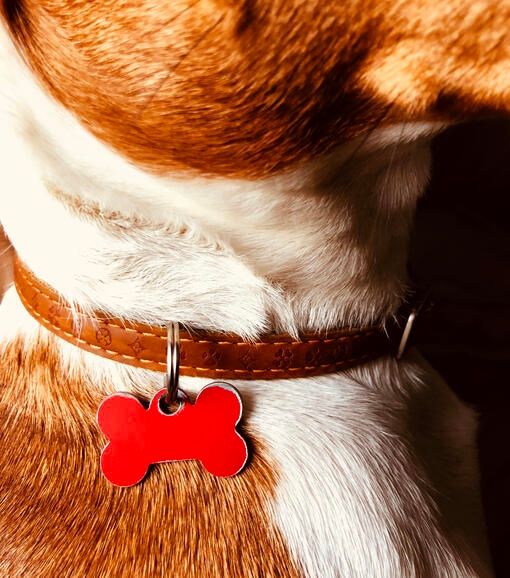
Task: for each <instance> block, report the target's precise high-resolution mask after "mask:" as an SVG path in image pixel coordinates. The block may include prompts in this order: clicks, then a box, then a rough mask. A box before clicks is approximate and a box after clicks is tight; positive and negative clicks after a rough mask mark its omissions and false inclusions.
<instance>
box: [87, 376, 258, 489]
mask: <svg viewBox="0 0 510 578" xmlns="http://www.w3.org/2000/svg"><path fill="white" fill-rule="evenodd" d="M165 394H166V389H162V390H161V391H159V392H158V393H157V394H156V395H155V396H154V397H153V399H152V401H151V403H150V405H149V408H148V409H145V408H144V406H143V405H142V404H141V403H140V402H139V401H138V399H137V398H136V397H134V396H133V395H130V394H127V393H115V394H113V395H110V396H108V397H107V398H106V399H105V400H104V401H103V402H102V403H101V405H100V406H99V410H98V412H97V421H98V424H99V427H100V429H101V431H102V432H103V433H104V434H105V435H106V437H107V438H108V439H109V440H110V441H109V443H108V444H107V446H106V447H105V448H104V450H103V453H102V454H101V470H102V472H103V474H104V475H105V477H106V479H107V480H109V481H110V482H111V483H112V484H115V485H116V486H121V487H127V486H133V485H134V484H137V483H138V482H140V481H141V480H142V479H143V478H144V477H145V475H146V473H147V470H148V468H149V465H151V464H155V463H161V462H171V461H178V460H199V461H200V462H201V463H202V465H203V466H204V467H205V469H206V470H207V471H209V472H210V473H211V474H213V475H215V476H221V477H230V476H233V475H235V474H237V473H239V472H240V471H241V470H242V469H243V468H244V466H245V464H246V461H247V460H248V449H247V445H246V442H245V440H244V439H243V437H242V436H241V435H240V434H239V432H238V431H237V430H236V426H237V424H238V423H239V420H240V419H241V414H242V402H241V397H240V395H239V393H238V392H237V390H236V389H235V388H234V387H232V386H231V385H229V384H226V383H221V382H214V383H211V384H209V385H207V386H206V387H204V388H203V389H202V390H201V391H200V393H199V394H198V396H197V398H196V400H195V403H191V402H190V401H189V400H188V398H187V397H186V395H185V394H184V393H183V392H181V391H179V399H178V401H179V407H178V408H177V410H176V411H175V412H174V413H165V410H164V398H165Z"/></svg>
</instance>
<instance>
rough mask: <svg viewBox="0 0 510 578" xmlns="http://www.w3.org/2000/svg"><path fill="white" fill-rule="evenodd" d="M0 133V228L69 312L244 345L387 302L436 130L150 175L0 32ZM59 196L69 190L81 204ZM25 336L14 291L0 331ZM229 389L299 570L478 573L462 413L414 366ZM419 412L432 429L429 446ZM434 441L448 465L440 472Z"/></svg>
mask: <svg viewBox="0 0 510 578" xmlns="http://www.w3.org/2000/svg"><path fill="white" fill-rule="evenodd" d="M0 125H1V132H0V135H1V136H0V146H1V147H2V150H1V155H0V175H1V182H2V193H1V195H0V221H1V223H2V225H3V227H4V228H5V230H6V232H7V234H8V236H9V238H10V239H11V241H12V243H13V245H14V246H15V247H16V250H17V251H18V252H19V253H20V255H21V257H22V258H23V259H24V260H25V261H26V262H27V263H28V265H29V266H30V267H31V268H32V269H33V270H34V271H35V272H36V274H37V275H39V276H40V277H41V278H43V279H45V280H46V281H48V282H49V283H51V284H52V285H54V286H55V287H57V288H58V289H59V291H61V292H62V293H63V294H64V296H65V297H66V298H67V299H69V300H71V301H73V302H76V303H79V304H80V305H81V306H82V307H91V308H101V309H103V310H105V311H108V312H110V313H113V314H115V315H116V316H119V317H127V318H134V319H139V320H141V321H146V322H149V323H166V322H168V321H170V320H173V321H180V322H181V323H185V324H189V325H193V326H197V327H202V328H206V329H216V330H223V331H234V332H236V333H239V334H241V335H244V336H247V337H249V338H254V337H256V336H257V335H259V334H260V333H262V332H264V331H269V330H276V331H282V330H285V331H289V332H291V333H293V334H296V333H297V332H298V331H299V330H303V329H311V330H313V329H326V328H331V327H338V326H343V325H346V324H354V325H356V324H359V323H369V322H373V321H383V320H384V319H387V318H388V317H389V316H391V315H392V314H393V313H394V312H395V311H396V309H397V307H398V305H399V303H400V301H401V298H402V294H403V292H404V290H405V261H406V247H407V240H408V235H409V230H410V226H411V221H412V215H413V211H414V207H415V203H416V200H417V198H418V196H419V195H420V193H421V191H422V190H423V188H424V186H425V183H426V181H427V178H428V167H429V148H428V141H429V138H430V135H431V134H432V133H433V132H434V131H435V130H436V129H437V127H435V126H431V125H410V126H402V127H393V128H391V129H387V130H384V131H381V130H380V131H376V132H375V133H373V134H371V135H369V136H367V137H364V138H361V139H358V140H357V141H356V142H353V143H349V144H348V145H346V146H345V147H343V148H342V149H340V150H338V151H336V152H334V153H333V154H331V155H329V156H328V157H327V158H325V159H321V160H318V161H316V162H313V163H309V164H307V165H304V166H301V167H296V168H295V169H294V170H292V171H289V172H288V173H286V174H282V175H279V176H276V177H273V178H270V179H267V180H265V181H244V182H241V181H229V180H224V179H196V178H194V179H188V178H186V177H185V175H172V176H169V177H168V178H156V177H154V176H150V175H148V174H145V173H143V172H141V171H140V170H138V169H136V168H135V167H133V166H132V165H130V164H129V163H128V162H127V161H125V160H124V159H122V158H121V157H120V156H119V155H118V154H116V153H115V152H113V151H111V150H109V149H108V148H107V147H106V146H105V145H103V144H101V143H100V142H98V141H97V140H96V139H94V138H93V137H92V136H91V135H90V134H88V133H87V132H86V131H85V130H84V129H83V128H82V127H81V126H80V125H79V124H78V123H77V122H76V121H75V120H74V119H73V118H72V117H71V116H70V115H69V114H68V113H67V112H66V111H64V110H63V109H62V108H61V107H59V106H58V105H57V104H56V103H55V102H53V101H52V100H51V99H50V98H49V97H48V96H47V95H46V94H44V92H43V91H42V90H41V89H40V88H39V87H38V86H37V84H36V83H35V82H34V80H33V79H32V78H31V77H30V75H29V73H28V72H27V70H26V69H25V68H24V66H23V64H22V63H21V61H20V59H19V58H18V57H17V56H16V55H15V54H14V52H13V50H12V46H11V45H10V42H9V40H8V39H7V37H6V35H5V33H4V32H3V31H0ZM56 191H57V194H55V192H56ZM58 191H60V193H59V192H58ZM61 194H63V195H65V196H70V197H73V198H75V199H80V200H81V202H82V203H83V207H82V210H81V213H80V212H73V211H72V210H70V209H69V208H68V207H67V206H66V203H65V202H62V197H61V196H60V197H59V195H61ZM94 211H96V213H95V217H93V216H92V213H93V212H94ZM97 211H99V212H97ZM40 330H41V329H40V328H39V327H38V326H37V324H36V323H35V321H33V320H31V319H30V318H29V317H28V314H26V312H24V311H23V309H22V308H21V306H20V304H19V301H18V300H17V298H16V295H15V293H14V292H13V291H12V290H10V292H9V293H8V295H7V296H6V298H5V299H4V301H3V303H2V305H1V306H0V332H1V336H2V338H4V339H8V338H9V337H12V336H13V335H15V334H18V333H19V332H20V331H23V332H24V334H25V335H26V338H30V335H32V334H33V332H36V331H40ZM60 347H61V351H62V356H63V360H64V362H65V363H67V364H68V370H69V371H73V366H74V364H75V363H76V362H77V361H78V360H80V359H82V360H85V362H86V363H87V366H88V367H89V373H90V380H91V383H94V384H95V385H96V386H97V387H101V388H102V389H104V391H105V393H106V392H108V390H111V389H117V390H121V389H122V390H126V389H129V390H131V391H135V392H145V393H148V392H153V391H154V390H155V389H157V388H159V387H160V381H159V380H160V379H161V376H160V375H158V374H153V373H150V372H145V371H141V370H133V369H130V368H126V367H124V366H121V365H120V364H116V363H113V362H110V361H106V360H103V359H100V358H96V357H94V356H92V355H90V354H86V353H83V352H81V351H79V350H77V349H76V348H74V347H72V346H70V345H68V344H66V343H64V342H62V343H61V344H60ZM203 384H204V380H197V379H189V378H188V379H183V381H182V385H183V387H184V389H185V390H190V391H197V390H198V389H200V387H201V386H202V385H203ZM235 385H236V386H237V387H238V388H239V389H240V390H241V393H242V395H243V399H244V400H245V404H246V406H247V415H246V419H247V421H248V422H249V424H250V427H252V428H253V430H254V431H255V432H256V433H258V435H259V436H260V437H261V438H262V439H263V440H264V442H265V444H266V446H267V447H268V449H269V451H270V452H271V453H272V455H273V457H274V459H275V460H276V461H277V463H278V464H279V471H280V472H281V473H280V479H279V485H278V495H277V502H276V504H274V505H271V504H268V508H272V509H273V511H272V515H273V517H274V519H275V521H276V522H277V523H278V525H279V527H280V528H281V530H282V532H283V534H284V536H285V537H286V539H287V541H288V544H289V546H290V549H291V552H292V553H293V555H294V557H295V559H296V560H297V562H298V564H299V565H300V566H301V567H302V569H303V572H304V574H305V575H306V576H310V577H315V578H329V577H331V578H334V577H338V576H342V577H351V576H352V577H354V576H357V577H368V576H370V577H374V578H375V577H379V576H380V577H392V578H393V577H394V578H401V577H420V578H424V577H429V576H430V577H434V578H435V577H439V576H441V577H443V576H444V577H446V576H451V577H459V578H460V577H468V576H488V575H489V571H488V570H487V568H486V566H485V563H484V562H483V560H481V559H479V555H478V553H477V548H478V550H479V551H482V550H483V548H482V547H481V546H480V544H479V543H477V541H479V540H480V541H481V539H480V538H479V537H478V536H477V529H476V528H475V525H474V524H472V520H468V522H469V524H464V523H465V519H464V518H463V517H462V509H463V507H464V506H465V505H466V503H469V500H473V502H474V503H476V475H475V474H474V472H473V471H474V459H475V458H474V453H473V448H472V446H473V419H472V415H471V414H470V413H469V412H468V411H467V410H466V409H465V408H464V407H463V406H462V405H461V404H460V402H458V400H457V399H456V398H455V397H454V396H453V395H452V394H451V393H449V391H448V390H447V388H446V386H445V385H444V384H443V383H442V382H441V380H440V379H439V378H438V377H437V376H436V375H435V374H433V372H432V371H431V370H430V369H429V368H428V367H427V366H426V364H425V363H424V362H423V361H422V360H421V359H419V358H416V359H408V360H406V361H404V362H402V363H401V364H397V363H396V362H395V361H394V360H391V359H383V360H380V361H378V362H376V363H373V364H371V365H370V366H367V367H364V368H360V369H357V370H352V371H350V372H347V373H343V374H338V375H332V376H325V377H319V378H313V379H297V380H292V381H271V382H256V383H254V382H236V384H235ZM436 399H438V400H440V402H436V401H435V400H436ZM415 411H416V412H419V411H422V412H424V414H425V416H426V418H427V419H426V420H425V422H424V423H426V424H433V426H434V436H435V437H434V436H432V438H433V439H432V441H431V439H429V438H431V432H430V431H429V430H428V428H422V429H420V428H415V426H414V425H413V421H412V420H411V417H412V415H413V412H415ZM452 419H453V420H454V421H455V420H457V421H458V422H459V424H460V425H458V426H457V425H456V426H455V435H453V436H452V435H447V432H448V428H449V427H450V425H449V424H452ZM463 428H465V429H466V431H463ZM420 452H422V453H420ZM449 453H452V454H453V455H455V456H458V457H459V459H460V463H461V466H459V467H458V468H457V469H455V468H454V467H450V469H449V471H448V475H445V474H444V472H442V471H441V464H442V462H441V459H442V458H443V454H444V456H446V457H445V463H446V461H447V456H448V455H449ZM429 454H430V455H429ZM428 457H430V458H431V463H429V462H428ZM472 470H473V471H472ZM438 472H439V473H438ZM439 479H441V480H442V481H441V484H442V485H441V487H439V488H437V487H434V488H433V486H434V484H436V482H437V480H439ZM436 492H439V494H438V493H436ZM442 493H444V497H445V500H444V501H445V502H447V501H448V499H450V498H456V501H455V505H456V506H458V508H456V507H450V509H449V510H448V507H447V506H444V504H443V497H442ZM443 506H444V507H443ZM439 510H441V512H442V513H441V514H439V513H438V512H439ZM444 513H446V514H447V515H448V516H449V518H448V523H449V527H448V528H446V527H445V526H444V524H443V521H442V520H441V516H442V515H443V514H444ZM468 517H469V516H468ZM475 517H476V516H475ZM470 524H471V525H472V526H473V527H474V528H475V529H474V530H472V531H471V529H470V527H465V528H463V525H466V526H469V525H470ZM470 563H472V564H473V565H474V566H476V567H477V572H475V571H474V570H473V569H471V567H470Z"/></svg>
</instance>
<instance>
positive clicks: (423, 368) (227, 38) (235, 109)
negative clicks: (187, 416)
mask: <svg viewBox="0 0 510 578" xmlns="http://www.w3.org/2000/svg"><path fill="white" fill-rule="evenodd" d="M0 6H1V12H0V14H1V15H2V16H1V18H2V20H1V21H0V153H1V154H0V223H1V226H2V227H3V229H4V231H5V234H6V236H7V237H6V239H7V238H8V240H9V241H7V240H5V241H2V247H3V248H2V249H1V260H2V261H1V264H0V265H1V272H0V274H1V276H2V277H1V286H2V288H5V287H7V286H8V285H9V281H10V262H11V258H12V250H11V249H9V244H12V246H13V247H14V248H15V250H16V251H17V252H18V253H19V255H20V256H21V258H22V259H23V260H24V261H25V262H26V263H27V264H28V266H29V267H30V268H31V269H33V271H34V272H35V273H36V274H37V275H38V276H39V277H40V278H42V279H43V280H45V281H46V282H48V283H49V284H51V285H52V286H53V287H55V288H56V289H58V291H59V292H61V294H62V295H63V296H64V297H65V298H67V299H68V300H69V301H71V302H73V303H75V304H77V305H79V306H80V307H82V308H85V309H99V310H102V311H105V312H107V313H111V314H113V315H115V316H116V317H120V318H126V319H132V320H138V321H142V322H146V323H151V324H166V323H168V322H169V321H179V322H181V323H182V324H184V325H188V326H192V327H199V328H202V329H211V330H216V331H225V332H235V333H238V334H240V335H242V336H244V337H245V338H247V339H255V338H257V337H258V336H260V335H262V334H264V333H266V332H269V331H278V332H280V331H287V332H289V333H291V334H293V335H297V334H298V333H299V332H300V331H304V330H311V331H313V330H327V329H330V328H337V327H344V326H357V325H361V324H367V323H379V322H380V323H384V321H385V320H387V319H390V318H391V317H392V316H393V315H394V314H395V312H396V311H397V309H398V308H399V305H400V303H401V301H402V298H403V295H404V293H405V289H406V275H405V266H406V258H407V243H408V237H409V232H410V227H411V223H412V217H413V211H414V207H415V204H416V201H417V199H418V198H419V196H420V194H421V193H422V192H423V190H424V187H425V185H426V183H427V179H428V174H429V163H430V153H429V143H430V140H431V138H432V136H433V135H434V134H436V133H437V132H438V131H439V130H440V129H441V128H442V127H443V126H446V125H447V124H448V123H449V122H453V121H455V120H458V119H462V118H471V117H478V116H481V115H485V114H497V113H502V112H503V113H508V112H509V111H510V74H509V73H508V71H509V67H510V59H509V56H510V39H509V30H510V3H509V2H508V1H507V0H482V1H480V2H475V1H474V0H473V1H471V0H466V1H462V0H452V1H451V2H437V1H436V0H421V1H418V0H406V1H405V2H404V1H394V2H389V1H388V2H387V1H378V2H375V1H369V0H353V1H351V2H336V3H332V2H320V1H317V0H308V1H307V2H301V1H298V0H292V1H286V2H284V1H283V0H275V1H271V0H245V1H243V2H238V3H236V2H229V1H228V0H195V1H192V0H185V1H175V2H164V3H163V2H160V1H159V0H157V1H156V0H147V1H144V2H136V1H135V0H126V1H124V2H111V1H104V2H100V3H99V2H86V1H82V2H78V1H72V0H52V1H51V2H50V1H46V0H43V1H39V2H36V1H35V0H4V1H3V2H1V3H0ZM205 383H206V381H204V380H202V379H194V378H183V379H182V387H183V389H184V390H185V391H187V392H190V393H193V392H197V391H198V390H199V389H200V388H201V387H202V386H203V385H204V384H205ZM160 386H161V375H160V374H155V373H150V372H147V371H143V370H136V369H130V368H127V367H125V366H122V365H121V364H118V363H115V362H112V361H107V360H103V359H101V358H99V357H95V356H93V355H91V354H88V353H84V352H82V351H80V350H78V349H77V348H75V347H73V346H71V345H68V344H67V343H64V342H63V341H61V340H59V339H58V338H57V337H55V336H54V335H52V334H49V333H48V332H47V331H46V330H45V329H43V328H42V327H40V326H39V325H38V324H37V323H36V321H34V320H33V319H32V318H31V317H30V316H29V315H28V314H27V313H26V312H25V311H24V309H23V307H22V306H21V304H20V302H19V299H18V298H17V295H16V293H15V291H14V289H13V288H12V287H11V288H9V289H7V290H6V292H5V295H4V297H3V300H2V303H1V305H0V420H1V424H2V426H1V436H0V440H1V446H0V488H1V490H0V535H1V536H2V540H1V541H0V542H1V546H0V574H1V575H2V576H9V577H21V576H23V577H27V576H34V577H40V576H73V577H76V576H87V577H110V576H140V577H142V576H143V577H146V576H147V577H149V576H150V577H152V576H155V577H156V576H175V577H213V576H214V577H220V576H222V577H223V576H228V577H252V576H253V577H255V576H259V577H271V576H275V577H276V576H282V577H283V576H284V577H289V578H290V577H294V576H308V577H317V578H319V577H320V578H330V577H331V578H335V577H343V578H344V577H355V576H356V577H391V578H393V577H395V578H400V577H409V578H411V577H420V578H425V577H431V578H435V577H439V576H441V577H443V576H444V577H452V578H453V577H472V576H490V575H491V571H490V562H489V560H488V556H487V553H486V547H485V539H484V530H483V521H482V516H481V512H480V506H479V500H478V494H477V491H478V490H477V485H478V481H477V467H476V449H475V444H474V439H475V419H474V416H473V414H472V412H471V411H470V410H469V409H468V408H466V407H465V406H463V405H462V404H461V403H460V402H459V401H458V399H457V398H456V397H455V396H454V395H453V394H452V393H451V392H450V390H449V389H448V388H447V386H446V385H445V384H444V382H443V381H442V380H441V378H440V377H439V376H438V375H437V374H435V373H434V372H433V370H432V369H431V368H430V367H428V366H427V364H426V363H425V362H424V360H423V359H421V358H420V356H419V355H418V354H417V353H413V352H411V353H410V354H408V355H407V356H406V358H405V359H404V360H402V361H401V362H397V361H395V360H394V359H393V358H389V357H388V358H382V359H380V360H378V361H375V362H372V363H370V364H367V365H364V366H362V367H358V368H355V369H352V370H349V371H346V372H343V373H339V374H334V375H327V376H323V377H314V378H308V379H306V378H303V379H294V380H280V381H267V382H263V381H259V382H242V381H236V382H235V386H236V387H237V388H238V389H239V390H240V392H241V395H242V397H243V400H244V403H245V406H246V415H245V419H244V424H243V427H244V429H245V431H246V432H247V434H248V437H249V439H250V441H251V444H252V446H253V459H252V460H251V463H250V464H249V466H248V467H247V469H246V470H245V471H244V472H243V473H242V474H240V475H238V476H237V477H234V478H232V479H227V480H222V479H216V478H212V477H211V476H209V475H208V474H207V473H206V472H204V471H203V470H202V469H201V466H200V465H198V464H195V463H175V464H165V465H160V466H157V467H155V468H153V470H152V471H151V474H150V476H149V477H148V478H147V480H146V481H144V482H143V483H142V484H139V485H138V486H136V487H134V488H132V489H119V488H115V487H113V486H111V485H110V484H109V483H108V482H107V481H106V480H105V479H103V478H102V476H101V474H100V472H99V469H98V456H99V453H100V450H101V447H102V445H103V444H104V442H105V440H104V438H103V437H102V436H101V435H100V433H99V432H98V429H97V426H96V424H95V413H96V409H97V405H98V404H99V402H100V401H101V399H102V398H103V397H104V396H105V395H106V394H108V393H110V392H112V391H131V392H134V393H136V394H137V395H140V396H142V397H149V396H150V395H151V394H152V393H154V392H155V391H156V390H157V389H159V388H160Z"/></svg>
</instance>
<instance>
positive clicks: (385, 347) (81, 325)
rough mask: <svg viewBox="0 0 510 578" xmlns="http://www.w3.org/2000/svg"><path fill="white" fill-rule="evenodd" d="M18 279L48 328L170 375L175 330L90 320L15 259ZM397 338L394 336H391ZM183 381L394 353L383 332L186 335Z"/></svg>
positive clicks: (274, 374)
mask: <svg viewBox="0 0 510 578" xmlns="http://www.w3.org/2000/svg"><path fill="white" fill-rule="evenodd" d="M14 280H15V285H16V289H17V291H18V294H19V296H20V299H21V301H22V303H23V305H24V306H25V308H26V309H27V311H28V312H29V313H30V314H31V315H32V316H33V317H34V318H35V319H37V321H39V322H40V323H41V325H43V326H44V327H46V328H47V329H49V330H50V331H52V332H53V333H55V334H56V335H58V336H59V337H61V338H62V339H65V340H66V341H68V342H70V343H72V344H74V345H77V346H78V347H81V348H82V349H84V350H86V351H89V352H92V353H95V354H97V355H100V356H101V357H106V358H108V359H112V360H114V361H119V362H122V363H126V364H128V365H132V366H134V367H143V368H145V369H150V370H154V371H161V372H165V371H166V369H167V366H166V356H167V329H166V327H161V326H156V327H154V326H148V325H143V324H141V323H136V322H132V321H127V320H120V319H114V318H110V317H107V316H105V315H103V314H101V313H97V314H94V315H93V316H90V315H88V314H85V313H84V312H82V311H80V310H79V309H76V307H73V309H71V307H70V305H69V304H68V303H66V301H65V300H64V299H63V298H62V297H61V296H60V295H59V294H58V293H57V292H56V291H55V290H54V289H52V288H51V287H50V286H48V285H47V284H46V283H44V282H42V281H41V280H39V279H38V278H37V277H35V275H34V274H33V273H32V272H31V271H30V270H29V269H28V268H27V267H26V266H25V265H24V264H23V263H22V262H21V261H20V259H19V258H18V257H17V256H15V259H14ZM390 333H391V331H390ZM179 337H180V366H179V372H180V374H181V375H188V376H194V377H207V378H213V379H229V380H231V379H286V378H295V377H308V376H312V375H320V374H325V373H332V372H336V371H341V370H343V369H346V368H348V367H353V366H355V365H359V364H362V363H365V362H367V361H370V360H372V359H375V358H377V357H380V356H382V355H385V354H389V353H391V351H392V342H391V339H390V337H389V334H388V331H387V330H385V329H383V328H381V327H362V328H357V329H342V330H339V331H330V332H328V333H327V334H326V333H324V334H319V333H305V334H303V335H301V336H300V340H299V341H297V340H295V339H293V338H292V337H291V336H290V335H286V334H280V335H276V334H273V335H267V336H265V337H264V338H263V339H261V340H259V341H255V342H252V343H250V342H246V341H242V339H241V338H240V337H238V336H236V335H231V334H221V333H212V332H204V331H200V330H197V331H190V332H188V331H184V330H181V331H180V335H179Z"/></svg>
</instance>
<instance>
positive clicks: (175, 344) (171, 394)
mask: <svg viewBox="0 0 510 578" xmlns="http://www.w3.org/2000/svg"><path fill="white" fill-rule="evenodd" d="M165 382H166V392H167V393H166V396H165V402H166V404H167V405H171V404H172V403H174V402H175V401H177V396H178V393H179V324H178V323H175V322H172V323H170V324H169V325H168V326H167V349H166V376H165Z"/></svg>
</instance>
